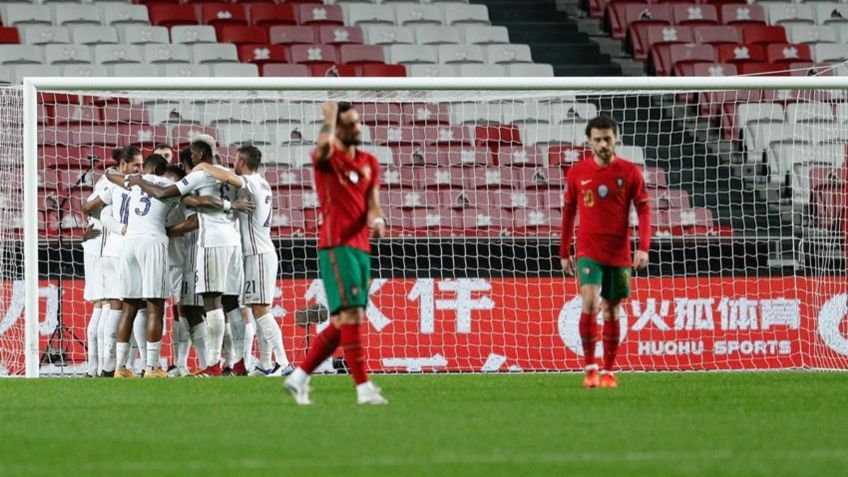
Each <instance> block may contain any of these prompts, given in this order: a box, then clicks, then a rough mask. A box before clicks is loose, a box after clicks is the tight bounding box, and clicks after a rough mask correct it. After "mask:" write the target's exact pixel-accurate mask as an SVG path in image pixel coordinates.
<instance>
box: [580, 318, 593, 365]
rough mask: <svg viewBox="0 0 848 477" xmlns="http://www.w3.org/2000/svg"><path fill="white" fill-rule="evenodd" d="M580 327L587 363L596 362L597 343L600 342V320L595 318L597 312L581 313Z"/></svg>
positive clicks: (584, 357) (584, 356)
mask: <svg viewBox="0 0 848 477" xmlns="http://www.w3.org/2000/svg"><path fill="white" fill-rule="evenodd" d="M579 329H580V340H581V341H582V342H583V359H584V362H585V365H586V366H589V365H592V364H595V343H597V342H598V321H597V320H596V319H595V314H594V313H581V314H580V326H579Z"/></svg>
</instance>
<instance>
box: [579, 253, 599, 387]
mask: <svg viewBox="0 0 848 477" xmlns="http://www.w3.org/2000/svg"><path fill="white" fill-rule="evenodd" d="M577 277H578V278H577V279H578V281H579V284H580V298H581V299H582V302H583V307H582V309H581V312H580V322H579V324H578V327H579V332H580V341H581V344H582V345H583V366H584V369H585V371H586V375H585V377H584V378H583V387H587V388H594V387H597V386H598V383H599V376H598V365H597V364H596V363H595V346H596V344H597V342H598V334H599V333H598V321H597V315H598V312H599V311H600V307H601V296H600V294H601V285H602V282H603V269H602V267H601V266H600V264H598V263H597V262H596V261H594V260H592V259H589V258H581V259H579V260H577Z"/></svg>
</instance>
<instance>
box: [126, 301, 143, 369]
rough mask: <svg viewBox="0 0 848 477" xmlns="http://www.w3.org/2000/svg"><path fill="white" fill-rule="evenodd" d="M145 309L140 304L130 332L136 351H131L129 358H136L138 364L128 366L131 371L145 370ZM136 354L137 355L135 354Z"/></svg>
mask: <svg viewBox="0 0 848 477" xmlns="http://www.w3.org/2000/svg"><path fill="white" fill-rule="evenodd" d="M147 316H148V315H147V308H146V307H145V306H144V305H143V304H142V305H140V306H139V308H138V313H137V314H136V316H135V321H134V322H133V330H132V341H131V342H130V345H132V343H133V342H135V346H136V349H135V350H133V351H131V357H133V358H135V357H136V356H137V357H138V362H137V363H134V364H133V365H132V366H129V365H128V367H129V368H131V369H140V370H144V369H145V366H146V365H145V362H146V361H147ZM136 353H137V354H136Z"/></svg>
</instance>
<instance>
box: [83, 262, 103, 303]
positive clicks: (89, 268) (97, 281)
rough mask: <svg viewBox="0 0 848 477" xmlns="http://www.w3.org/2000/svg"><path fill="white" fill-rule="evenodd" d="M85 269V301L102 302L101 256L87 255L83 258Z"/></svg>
mask: <svg viewBox="0 0 848 477" xmlns="http://www.w3.org/2000/svg"><path fill="white" fill-rule="evenodd" d="M83 268H84V269H85V290H84V291H83V292H82V297H83V299H84V300H85V301H100V300H102V299H103V277H102V276H101V274H102V270H101V268H100V254H97V253H86V254H84V256H83Z"/></svg>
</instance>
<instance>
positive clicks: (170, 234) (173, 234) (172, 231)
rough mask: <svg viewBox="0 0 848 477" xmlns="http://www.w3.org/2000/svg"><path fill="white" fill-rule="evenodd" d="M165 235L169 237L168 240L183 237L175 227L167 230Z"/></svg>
mask: <svg viewBox="0 0 848 477" xmlns="http://www.w3.org/2000/svg"><path fill="white" fill-rule="evenodd" d="M165 234H167V235H168V238H172V237H182V235H183V234H181V233H180V232H178V231H177V229H176V228H175V227H168V228H166V229H165Z"/></svg>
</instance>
